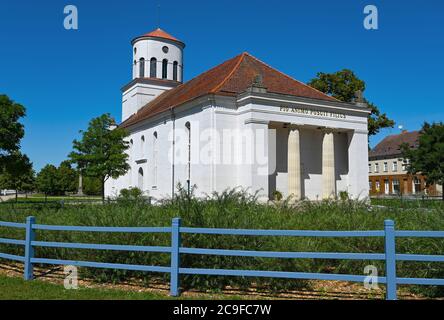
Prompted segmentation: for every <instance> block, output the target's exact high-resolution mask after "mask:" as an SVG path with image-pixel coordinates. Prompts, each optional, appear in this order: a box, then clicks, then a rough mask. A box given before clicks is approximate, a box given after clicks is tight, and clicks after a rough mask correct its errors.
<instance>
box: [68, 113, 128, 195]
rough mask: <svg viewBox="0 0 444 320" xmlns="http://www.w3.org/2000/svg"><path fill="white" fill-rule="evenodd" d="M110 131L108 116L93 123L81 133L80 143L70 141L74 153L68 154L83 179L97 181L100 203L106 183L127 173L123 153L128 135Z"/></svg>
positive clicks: (111, 119) (122, 131) (118, 131)
mask: <svg viewBox="0 0 444 320" xmlns="http://www.w3.org/2000/svg"><path fill="white" fill-rule="evenodd" d="M113 127H115V121H114V119H113V118H112V117H111V116H110V115H109V114H104V115H101V116H100V117H97V118H94V119H92V120H91V121H90V123H89V127H88V129H87V130H86V131H80V133H81V134H82V140H80V141H78V140H74V141H73V148H74V151H73V152H71V153H70V154H69V157H70V158H71V161H72V162H73V163H76V164H77V166H78V167H81V168H82V172H83V173H84V174H85V176H90V177H96V178H99V179H100V182H101V187H102V190H101V192H102V200H103V201H105V193H104V190H105V182H106V181H107V180H108V179H109V178H118V177H119V176H121V175H124V174H125V173H126V172H127V171H128V169H129V165H128V163H127V160H128V155H127V153H126V152H125V151H126V150H127V149H128V147H129V145H128V142H126V141H125V137H127V135H128V133H127V132H126V130H124V129H123V128H119V127H117V128H114V129H113Z"/></svg>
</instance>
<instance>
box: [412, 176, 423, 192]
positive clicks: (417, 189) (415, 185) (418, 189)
mask: <svg viewBox="0 0 444 320" xmlns="http://www.w3.org/2000/svg"><path fill="white" fill-rule="evenodd" d="M420 192H421V180H419V179H418V178H417V177H415V178H413V193H420Z"/></svg>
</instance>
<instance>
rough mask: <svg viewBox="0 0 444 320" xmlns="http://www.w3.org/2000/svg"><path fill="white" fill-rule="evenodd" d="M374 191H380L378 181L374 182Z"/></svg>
mask: <svg viewBox="0 0 444 320" xmlns="http://www.w3.org/2000/svg"><path fill="white" fill-rule="evenodd" d="M375 189H376V192H379V191H381V184H380V183H379V181H376V182H375Z"/></svg>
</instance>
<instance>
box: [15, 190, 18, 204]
mask: <svg viewBox="0 0 444 320" xmlns="http://www.w3.org/2000/svg"><path fill="white" fill-rule="evenodd" d="M17 202H18V190H15V203H17Z"/></svg>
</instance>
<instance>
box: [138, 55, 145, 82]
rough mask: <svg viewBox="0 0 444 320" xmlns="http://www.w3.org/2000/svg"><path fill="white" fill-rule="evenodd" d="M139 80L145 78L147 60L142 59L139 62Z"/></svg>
mask: <svg viewBox="0 0 444 320" xmlns="http://www.w3.org/2000/svg"><path fill="white" fill-rule="evenodd" d="M139 63H140V64H139V78H144V77H145V59H144V58H140V60H139Z"/></svg>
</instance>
